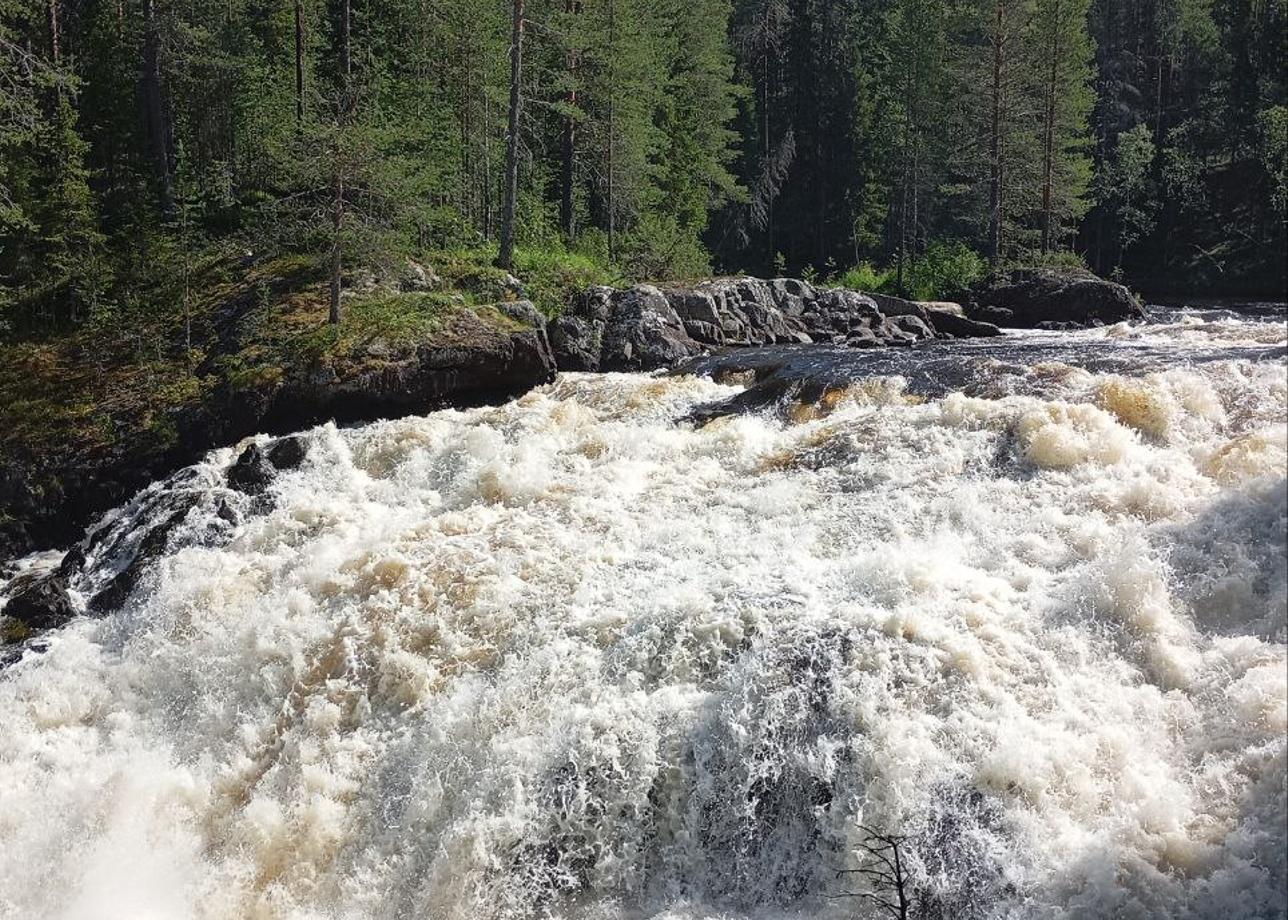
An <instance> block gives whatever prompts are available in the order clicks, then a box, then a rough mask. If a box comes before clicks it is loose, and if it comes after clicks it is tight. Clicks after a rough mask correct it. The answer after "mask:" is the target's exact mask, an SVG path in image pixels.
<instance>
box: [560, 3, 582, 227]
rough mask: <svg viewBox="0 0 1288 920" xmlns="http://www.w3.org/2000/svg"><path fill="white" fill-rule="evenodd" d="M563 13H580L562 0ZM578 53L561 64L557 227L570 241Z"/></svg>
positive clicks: (573, 210) (573, 224)
mask: <svg viewBox="0 0 1288 920" xmlns="http://www.w3.org/2000/svg"><path fill="white" fill-rule="evenodd" d="M564 11H565V12H567V13H569V14H570V15H576V14H577V13H579V12H581V4H580V3H579V2H578V0H565V4H564ZM580 58H581V53H580V52H579V51H578V50H577V49H576V48H569V49H568V54H567V57H566V58H565V61H564V64H565V67H566V68H567V71H568V91H567V92H566V93H564V105H565V106H567V108H568V111H567V112H565V113H564V117H563V151H562V157H561V162H560V199H559V228H560V230H562V231H563V235H564V239H566V240H568V241H569V242H571V241H572V239H573V237H574V236H575V235H576V230H577V227H576V204H577V202H576V197H575V189H574V188H573V182H574V181H575V178H576V157H577V119H576V117H574V115H573V111H574V110H575V109H576V108H577V68H578V65H579V64H580V63H581V61H580Z"/></svg>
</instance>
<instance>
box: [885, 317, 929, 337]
mask: <svg viewBox="0 0 1288 920" xmlns="http://www.w3.org/2000/svg"><path fill="white" fill-rule="evenodd" d="M889 321H890V323H891V324H892V325H893V326H895V327H896V328H898V329H899V330H900V331H902V332H905V333H907V334H908V335H910V336H912V337H913V339H914V340H916V341H918V342H920V341H923V340H925V339H933V338H934V337H935V330H934V329H932V328H931V327H930V324H929V323H927V322H926V321H925V320H924V319H922V318H921V317H919V316H914V315H911V314H908V315H902V316H893V317H891V318H890V320H889Z"/></svg>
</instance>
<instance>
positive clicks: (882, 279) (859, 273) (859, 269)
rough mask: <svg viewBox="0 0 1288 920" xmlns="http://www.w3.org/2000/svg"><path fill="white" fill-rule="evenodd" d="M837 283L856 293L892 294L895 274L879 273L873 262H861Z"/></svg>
mask: <svg viewBox="0 0 1288 920" xmlns="http://www.w3.org/2000/svg"><path fill="white" fill-rule="evenodd" d="M835 283H836V284H838V285H840V286H841V287H845V288H852V289H853V290H856V291H876V292H879V293H887V292H890V291H891V290H892V289H893V287H894V273H893V272H891V271H889V270H887V271H877V270H876V269H875V268H873V267H872V263H871V262H860V263H859V264H858V265H856V266H854V267H853V268H852V269H850V270H849V271H847V272H846V273H845V274H843V275H841V276H840V277H839V278H836V279H835Z"/></svg>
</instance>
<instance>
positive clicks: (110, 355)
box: [0, 248, 614, 459]
mask: <svg viewBox="0 0 1288 920" xmlns="http://www.w3.org/2000/svg"><path fill="white" fill-rule="evenodd" d="M492 256H493V251H492V250H491V249H482V248H478V249H456V250H450V251H439V252H432V253H428V254H426V255H425V256H424V257H422V258H421V259H418V261H420V262H421V263H422V264H424V265H426V266H427V267H429V268H432V270H433V271H434V272H435V273H436V274H437V275H438V276H439V278H440V281H439V283H438V284H436V285H434V286H433V288H432V289H431V290H428V291H418V292H412V293H403V292H400V291H399V290H398V289H397V287H396V285H392V284H373V283H372V280H373V279H372V277H371V276H370V273H367V272H364V271H360V270H359V271H354V272H353V273H352V280H353V281H354V282H355V284H354V285H353V290H351V291H349V292H348V293H347V294H346V296H345V298H344V302H343V307H344V309H343V314H342V320H341V322H340V323H339V325H338V326H331V325H330V324H329V323H328V322H327V313H328V289H327V285H326V278H325V274H324V272H323V270H322V265H321V262H320V260H319V259H318V258H316V257H314V256H302V255H280V256H276V257H272V258H262V259H249V258H247V257H246V256H245V255H244V253H238V252H234V251H231V250H223V251H208V252H203V253H201V254H199V255H195V256H194V257H193V259H192V260H191V268H190V271H189V276H188V278H187V281H186V284H183V285H179V284H174V283H171V284H169V285H166V286H165V288H164V290H163V292H162V293H154V295H153V297H152V301H151V302H146V301H147V300H148V295H146V294H145V295H144V296H143V298H142V300H143V301H145V302H144V303H136V304H132V305H131V307H130V309H128V310H127V311H119V310H112V309H103V310H100V311H98V312H96V313H94V314H93V315H91V316H90V317H89V318H88V319H87V320H85V321H84V322H83V323H81V324H80V325H79V326H76V327H74V328H70V329H67V328H64V329H56V330H42V331H39V332H37V333H29V334H26V335H23V336H17V335H11V336H10V341H8V342H4V341H0V456H3V455H4V454H15V453H16V454H18V455H21V456H26V457H28V458H40V457H45V456H51V455H52V456H57V457H60V458H64V459H66V458H68V457H74V456H86V455H92V454H94V453H97V452H100V451H104V450H109V449H112V448H114V447H117V446H119V445H121V444H124V443H130V444H135V445H137V446H139V447H152V448H164V447H165V446H166V444H167V442H168V441H170V440H172V439H173V438H174V437H175V431H174V426H173V424H172V421H171V420H172V419H173V418H174V416H175V413H176V411H177V410H181V409H183V408H184V407H185V406H190V405H193V404H196V403H199V402H200V401H202V400H203V399H205V398H207V397H208V396H209V394H210V393H212V392H213V391H214V390H216V389H217V388H221V387H222V388H225V389H229V390H232V391H234V392H235V391H238V390H242V389H247V390H249V389H255V388H258V387H262V386H264V385H269V384H272V383H274V382H277V381H279V380H281V379H283V378H284V377H287V376H289V375H291V374H294V373H299V372H306V371H308V370H310V369H314V368H318V367H332V368H333V369H335V370H336V371H337V372H340V373H343V372H344V371H346V370H349V369H352V368H353V366H354V365H355V364H359V363H361V364H370V363H373V362H379V361H380V360H382V356H383V355H386V354H391V353H396V352H397V351H399V350H400V349H404V350H405V349H406V348H407V347H411V346H415V345H419V344H430V345H436V344H455V343H456V340H457V339H458V338H459V336H460V335H461V330H462V329H464V328H465V327H466V325H467V324H464V323H462V322H461V320H462V319H463V315H462V311H463V310H466V309H468V310H470V311H471V312H472V313H473V314H474V315H475V316H477V317H478V318H479V319H480V320H482V321H483V324H484V325H485V326H486V327H489V328H492V329H495V330H496V331H498V332H511V331H517V330H519V329H521V328H523V324H522V323H520V322H518V321H516V320H514V319H512V318H511V317H509V316H507V315H506V314H505V313H503V312H501V311H500V310H498V309H497V308H496V306H495V305H496V304H497V303H498V302H501V301H506V300H514V299H517V297H518V296H519V293H518V292H516V291H515V290H514V289H513V288H512V287H509V286H508V281H509V279H508V278H507V273H506V272H503V271H501V270H500V269H497V268H495V267H494V266H493V265H492V264H491V261H490V260H491V258H492ZM516 273H517V274H518V275H519V277H521V278H522V279H523V282H524V288H523V292H522V295H523V296H524V297H526V298H528V299H531V300H533V301H534V302H535V303H536V305H537V306H538V308H539V309H541V310H542V311H543V312H544V313H546V314H547V315H553V314H556V313H558V312H559V310H560V309H561V308H562V307H563V305H564V304H566V302H567V299H568V297H569V296H570V295H571V294H572V292H574V291H576V290H580V289H582V288H584V287H587V286H589V285H590V284H594V283H603V282H609V281H612V280H614V279H613V277H612V276H611V274H610V273H609V272H608V271H607V270H606V269H604V268H603V267H602V266H600V265H598V264H597V263H595V262H594V261H593V260H592V259H590V258H587V257H584V256H578V255H575V254H570V253H563V252H558V253H554V252H525V251H522V250H521V251H520V252H519V253H518V254H517V264H516ZM364 282H365V283H364ZM185 290H186V292H187V293H186V308H185V304H184V300H185V295H184V293H183V292H184V291H185ZM126 317H128V321H127V319H126ZM468 326H469V328H471V329H474V330H477V329H478V328H479V324H478V323H477V322H474V323H471V324H468Z"/></svg>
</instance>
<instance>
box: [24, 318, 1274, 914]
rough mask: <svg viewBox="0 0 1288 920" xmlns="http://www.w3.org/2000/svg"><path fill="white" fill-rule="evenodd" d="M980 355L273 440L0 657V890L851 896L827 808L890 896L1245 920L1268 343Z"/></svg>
mask: <svg viewBox="0 0 1288 920" xmlns="http://www.w3.org/2000/svg"><path fill="white" fill-rule="evenodd" d="M1219 322H1227V320H1225V319H1221V320H1219ZM1176 325H1177V326H1178V327H1179V331H1178V332H1177V333H1176V335H1178V336H1182V337H1183V338H1184V341H1185V342H1190V341H1191V340H1193V339H1194V338H1195V337H1197V336H1199V335H1200V333H1198V332H1195V331H1194V329H1193V328H1191V326H1193V325H1194V324H1187V323H1184V322H1181V321H1178V323H1177V324H1176ZM1144 334H1145V333H1141V332H1138V331H1132V330H1128V329H1118V330H1110V331H1101V332H1098V333H1095V336H1096V337H1098V338H1100V339H1102V340H1104V341H1105V342H1112V341H1113V340H1114V338H1115V337H1130V336H1137V337H1139V336H1141V335H1144ZM1152 334H1154V335H1155V337H1156V338H1157V337H1158V336H1160V335H1163V336H1165V335H1167V334H1169V333H1166V332H1164V333H1152ZM1265 334H1266V333H1265V332H1264V330H1254V332H1252V333H1246V332H1245V333H1244V334H1243V337H1242V338H1240V339H1238V341H1239V343H1240V345H1246V344H1247V342H1248V341H1252V340H1255V339H1256V337H1257V336H1264V335H1265ZM1222 337H1225V338H1231V337H1233V334H1232V333H1230V332H1229V331H1228V330H1227V329H1225V328H1224V327H1223V328H1221V329H1219V330H1209V331H1208V333H1207V334H1206V335H1204V336H1203V338H1204V340H1205V341H1209V342H1210V341H1211V340H1213V339H1220V338H1222ZM1276 341H1281V339H1280V340H1276ZM1105 347H1109V345H1106V346H1105ZM998 380H1005V381H1006V382H1005V385H1004V386H1003V385H1001V384H999V385H998V386H997V387H992V386H991V385H990V386H984V387H982V388H979V389H978V390H977V392H976V393H975V394H974V395H972V394H967V393H962V392H952V393H948V394H946V395H941V396H932V397H925V396H917V395H914V394H911V393H909V392H907V390H906V389H905V387H904V383H903V381H902V380H901V379H900V378H898V377H889V376H887V377H883V378H881V379H880V380H879V381H878V382H876V383H874V382H872V381H865V382H862V383H861V384H859V385H856V386H854V387H852V388H849V389H846V390H838V391H836V392H835V393H833V394H832V395H830V396H828V397H827V398H826V399H825V400H824V401H822V402H821V403H820V404H819V405H817V406H813V407H812V408H811V409H810V411H802V410H800V408H799V407H796V408H795V409H793V407H787V409H786V411H783V412H768V411H765V412H757V413H753V414H747V415H737V416H732V417H721V418H717V419H715V420H714V421H712V422H710V423H709V424H706V425H704V426H701V427H699V426H696V425H694V424H692V423H689V422H681V421H677V420H679V419H683V418H685V417H686V416H688V415H689V414H690V413H691V412H692V410H693V409H694V407H696V406H700V405H705V404H710V403H713V402H718V401H720V400H725V399H728V398H730V397H731V396H733V395H735V394H736V393H738V392H739V388H738V387H733V386H722V385H719V384H716V383H713V382H711V381H709V380H704V379H699V378H695V377H670V378H668V377H649V376H641V375H603V376H591V375H576V374H569V375H564V376H563V377H562V378H561V379H560V380H559V381H557V382H556V383H554V384H552V385H550V386H547V387H545V388H542V389H541V390H538V391H536V392H533V393H531V394H529V395H527V396H525V397H523V398H522V399H519V400H517V401H515V402H513V403H510V404H508V405H505V406H501V407H498V408H481V409H475V410H470V411H444V412H437V413H433V414H431V415H428V416H424V417H419V418H407V419H403V420H399V421H391V422H382V423H377V424H372V425H366V426H362V427H358V428H353V429H348V430H337V429H336V428H334V427H331V426H324V427H321V428H318V429H315V430H314V431H312V432H309V433H308V434H307V438H308V440H309V442H310V450H309V455H308V459H307V460H306V461H305V463H304V465H303V466H302V467H301V468H300V469H298V470H295V471H292V472H289V473H285V474H283V475H281V476H280V477H279V478H278V479H277V480H276V481H275V482H274V484H273V486H272V487H271V491H272V496H273V506H272V507H271V509H269V510H263V509H262V508H261V509H259V511H255V509H254V508H252V501H253V500H252V499H249V498H247V497H246V496H242V495H240V494H237V493H233V492H228V493H227V495H226V500H227V501H228V502H231V503H233V504H235V505H236V506H237V508H238V509H239V510H240V511H242V512H244V513H245V514H246V517H245V519H244V521H243V522H242V523H241V524H239V525H238V526H237V527H236V528H235V529H234V531H233V532H232V533H231V534H230V535H229V536H228V537H227V539H226V540H222V541H216V544H217V545H202V543H201V542H197V543H193V544H192V545H186V546H184V547H183V548H181V549H178V550H177V551H174V552H172V553H171V554H169V555H167V556H166V557H165V558H164V559H163V560H162V561H161V562H160V564H159V565H158V566H157V567H156V568H155V569H154V570H153V571H152V573H151V575H149V576H148V577H147V578H145V580H144V582H143V583H142V584H141V585H140V586H139V587H138V589H136V590H135V591H134V593H133V594H132V595H131V596H130V598H129V600H128V602H127V603H126V605H125V606H124V608H122V609H121V610H119V611H117V612H116V613H114V614H112V615H110V616H108V617H106V618H104V619H101V620H94V619H88V618H86V619H81V620H77V621H75V622H74V623H73V624H72V625H70V626H68V627H66V628H65V629H63V630H61V631H59V632H58V633H57V634H54V635H52V636H51V637H50V638H49V639H48V648H47V649H45V650H44V651H43V653H40V654H37V653H35V652H34V651H33V652H31V653H29V654H28V655H27V656H26V657H25V658H24V659H23V660H22V661H21V662H19V663H18V664H16V665H14V666H12V667H11V668H9V669H8V670H7V671H6V672H4V674H3V676H0V712H3V713H4V714H5V731H4V732H3V734H2V735H0V840H2V841H3V847H2V848H0V917H4V918H15V920H17V918H31V917H66V918H94V920H108V918H130V920H139V918H180V917H184V918H186V917H200V918H211V920H216V918H219V920H222V918H256V920H269V918H272V920H279V918H281V920H285V918H300V920H303V918H334V920H350V918H353V920H357V918H387V917H388V918H394V917H412V916H415V917H432V918H443V920H455V918H480V917H497V918H502V917H505V918H509V917H515V918H518V917H567V918H584V920H610V918H636V917H652V918H657V920H662V918H668V920H697V918H709V920H715V918H741V917H756V918H775V917H779V918H789V917H790V918H803V917H838V918H839V917H855V916H858V917H864V916H869V915H872V916H875V915H876V914H875V913H872V914H867V913H864V911H870V910H871V908H870V906H867V905H865V902H864V901H862V900H859V899H855V898H847V897H844V895H845V894H847V893H848V892H854V891H857V890H860V889H861V879H860V878H858V877H857V876H856V875H855V874H853V873H843V872H842V870H849V869H854V868H859V867H861V866H864V865H871V863H870V861H869V862H865V859H870V858H869V857H866V856H865V855H864V854H865V852H866V851H865V849H864V846H863V844H864V842H865V840H866V839H867V837H866V832H865V831H864V830H863V828H864V827H867V828H871V829H875V830H877V831H879V832H882V833H890V834H899V835H903V836H904V837H906V841H905V843H904V854H905V855H906V857H907V859H908V861H909V866H910V867H911V868H910V871H911V874H912V883H911V884H912V887H913V888H914V889H915V891H916V892H917V893H918V894H919V895H920V896H921V897H922V899H923V906H924V908H925V911H926V913H925V914H924V915H925V916H934V917H960V918H972V917H980V918H982V917H1032V918H1075V917H1132V918H1135V917H1140V918H1147V917H1148V918H1208V917H1241V918H1258V917H1265V918H1269V917H1275V916H1280V915H1282V913H1283V911H1284V909H1285V907H1286V906H1288V905H1286V904H1285V884H1286V883H1288V877H1286V869H1285V863H1286V860H1285V846H1286V845H1288V840H1286V835H1285V825H1286V823H1288V808H1286V804H1285V803H1286V793H1285V782H1286V780H1285V777H1286V775H1288V769H1286V760H1285V758H1286V742H1285V733H1286V732H1288V686H1286V680H1288V677H1286V675H1288V658H1286V653H1285V647H1286V646H1285V642H1286V640H1288V593H1286V592H1288V562H1286V560H1285V526H1286V521H1288V507H1286V506H1288V500H1286V496H1285V481H1286V480H1285V476H1286V475H1288V429H1286V428H1285V424H1284V423H1285V418H1284V412H1285V398H1286V394H1288V376H1286V372H1285V365H1284V363H1283V362H1282V361H1279V360H1273V361H1260V362H1259V361H1250V360H1246V359H1243V358H1239V359H1237V360H1228V361H1220V360H1214V361H1208V362H1205V363H1202V364H1196V365H1193V366H1190V365H1178V366H1175V367H1171V368H1153V369H1150V370H1148V372H1145V373H1142V374H1140V375H1131V374H1123V373H1118V372H1113V373H1108V372H1103V373H1102V372H1093V371H1088V370H1084V369H1081V368H1077V367H1074V366H1072V365H1069V364H1064V363H1060V362H1058V361H1057V362H1046V363H1038V364H1034V365H1033V366H1029V367H1026V368H1022V369H1021V372H1019V373H1017V372H1016V370H1015V369H1014V368H1010V369H1007V372H1006V376H1005V377H1004V378H1003V377H998ZM981 394H982V395H981ZM234 456H235V451H233V450H231V449H229V450H224V451H219V452H216V453H215V454H213V455H212V456H211V457H210V458H209V460H208V461H207V463H206V464H204V465H203V466H202V468H201V470H200V473H201V477H200V481H201V482H204V483H210V485H208V486H203V488H209V489H211V490H215V491H220V492H221V493H222V486H221V483H222V475H223V472H222V471H223V470H224V469H225V468H226V467H227V466H228V464H229V463H230V462H231V461H232V459H233V457H234ZM209 513H210V512H207V511H202V510H201V509H200V508H199V509H197V510H195V511H194V512H193V515H194V516H197V515H201V514H209ZM199 523H200V522H198V521H195V520H194V521H193V526H194V527H197V526H198V524H199Z"/></svg>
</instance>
